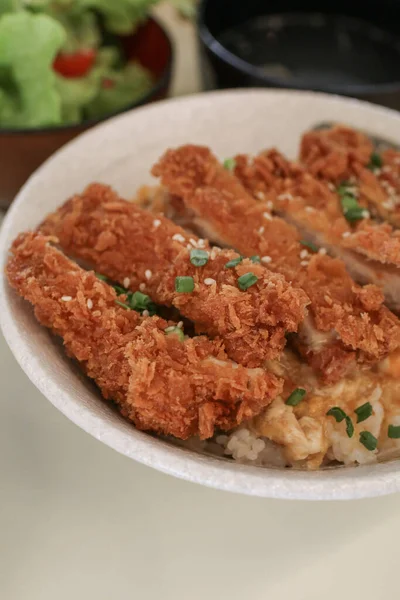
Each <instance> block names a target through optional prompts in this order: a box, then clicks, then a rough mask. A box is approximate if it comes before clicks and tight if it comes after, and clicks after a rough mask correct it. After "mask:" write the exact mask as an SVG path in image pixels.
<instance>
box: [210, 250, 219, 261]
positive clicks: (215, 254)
mask: <svg viewBox="0 0 400 600" xmlns="http://www.w3.org/2000/svg"><path fill="white" fill-rule="evenodd" d="M216 256H217V253H216V251H215V248H213V249H212V250H211V252H210V258H211V260H215V257H216Z"/></svg>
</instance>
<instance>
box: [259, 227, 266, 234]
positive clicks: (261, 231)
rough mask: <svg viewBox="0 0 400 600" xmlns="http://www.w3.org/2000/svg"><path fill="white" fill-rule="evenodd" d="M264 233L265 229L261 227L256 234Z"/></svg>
mask: <svg viewBox="0 0 400 600" xmlns="http://www.w3.org/2000/svg"><path fill="white" fill-rule="evenodd" d="M264 231H265V227H264V226H262V227H260V229H259V230H258V233H261V234H263V233H264Z"/></svg>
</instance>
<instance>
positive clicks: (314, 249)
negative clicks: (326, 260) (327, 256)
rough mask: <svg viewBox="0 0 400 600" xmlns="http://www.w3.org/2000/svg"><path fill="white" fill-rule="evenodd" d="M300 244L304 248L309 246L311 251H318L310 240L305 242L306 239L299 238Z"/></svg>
mask: <svg viewBox="0 0 400 600" xmlns="http://www.w3.org/2000/svg"><path fill="white" fill-rule="evenodd" d="M300 244H302V245H303V246H306V248H310V250H312V251H313V252H318V246H316V245H315V244H313V243H312V242H307V240H300Z"/></svg>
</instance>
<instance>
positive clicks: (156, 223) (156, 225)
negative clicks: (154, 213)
mask: <svg viewBox="0 0 400 600" xmlns="http://www.w3.org/2000/svg"><path fill="white" fill-rule="evenodd" d="M160 225H161V221H160V219H154V221H153V226H154V227H155V228H156V229H157V227H160Z"/></svg>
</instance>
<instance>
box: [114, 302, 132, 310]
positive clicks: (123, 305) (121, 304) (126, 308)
mask: <svg viewBox="0 0 400 600" xmlns="http://www.w3.org/2000/svg"><path fill="white" fill-rule="evenodd" d="M115 304H118V306H122V308H125V310H130V309H131V307H130V306H128V305H127V304H124V303H123V302H120V301H119V300H116V301H115Z"/></svg>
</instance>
